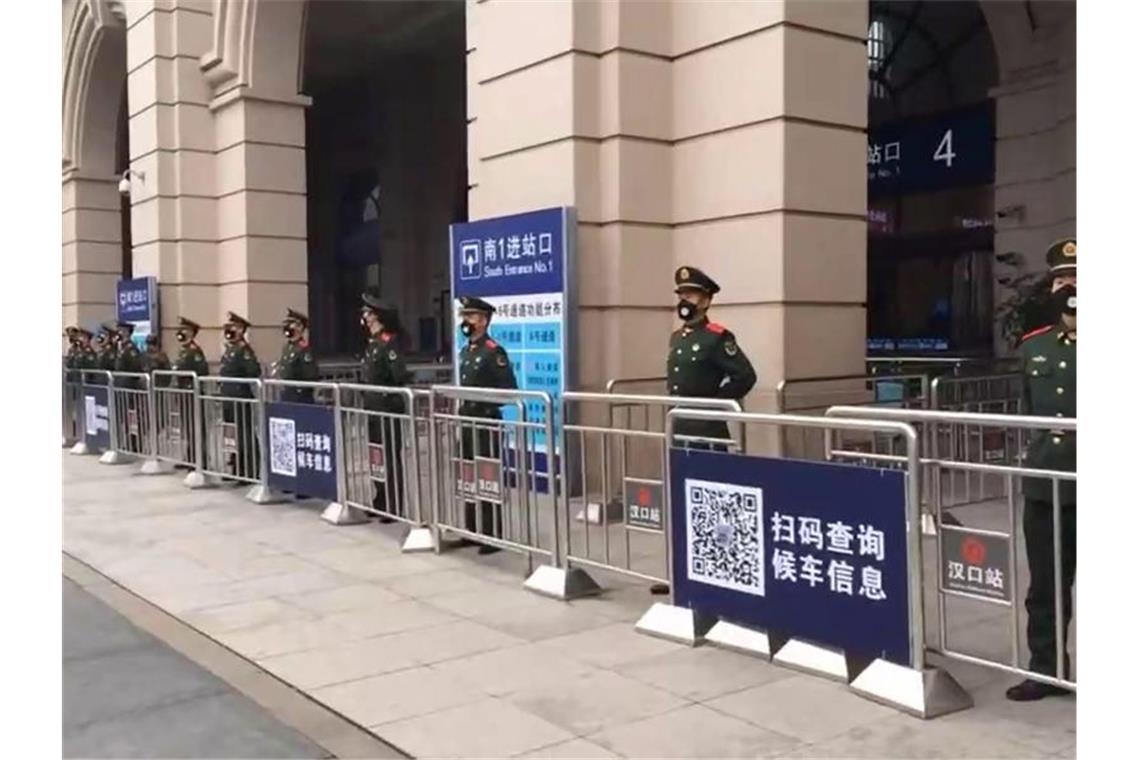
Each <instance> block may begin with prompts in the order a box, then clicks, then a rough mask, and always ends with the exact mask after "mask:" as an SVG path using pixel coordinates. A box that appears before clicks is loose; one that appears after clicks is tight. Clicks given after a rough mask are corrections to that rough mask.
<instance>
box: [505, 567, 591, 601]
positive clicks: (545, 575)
mask: <svg viewBox="0 0 1140 760" xmlns="http://www.w3.org/2000/svg"><path fill="white" fill-rule="evenodd" d="M523 587H524V588H526V589H528V590H530V591H533V592H535V593H536V594H542V595H543V596H549V597H552V598H554V599H561V600H563V601H567V600H570V599H579V598H581V597H583V596H591V595H593V594H598V593H601V590H602V587H601V586H599V585H598V584H597V583H596V582H595V581H594V579H593V578H591V577H590V575H589V573H587V572H586V571H585V570H583V569H582V568H580V567H571V568H569V569H563V568H561V567H554V566H553V565H540V566H539V567H538V568H537V569H536V570H535V571H534V572H533V573H531V574H530V577H529V578H527V579H526V582H525V583H524V584H523Z"/></svg>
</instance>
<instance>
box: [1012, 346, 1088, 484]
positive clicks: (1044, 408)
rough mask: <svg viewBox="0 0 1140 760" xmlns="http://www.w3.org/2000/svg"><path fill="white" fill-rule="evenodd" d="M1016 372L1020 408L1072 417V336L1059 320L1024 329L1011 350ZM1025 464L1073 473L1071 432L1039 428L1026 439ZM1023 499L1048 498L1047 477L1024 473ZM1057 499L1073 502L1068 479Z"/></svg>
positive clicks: (1074, 368) (1074, 406)
mask: <svg viewBox="0 0 1140 760" xmlns="http://www.w3.org/2000/svg"><path fill="white" fill-rule="evenodd" d="M1017 355H1018V359H1019V362H1020V368H1021V376H1022V413H1023V414H1028V415H1032V416H1035V417H1076V416H1077V341H1076V338H1075V337H1073V338H1070V337H1069V335H1068V333H1067V332H1066V330H1065V329H1064V326H1063V325H1055V326H1053V327H1048V328H1043V329H1041V330H1036V331H1034V332H1031V333H1029V334H1028V335H1026V336H1025V337H1024V338H1023V339H1022V343H1021V345H1020V346H1019V347H1018V349H1017ZM1025 466H1026V467H1032V468H1036V469H1042V470H1062V471H1068V472H1073V471H1075V470H1076V468H1077V434H1076V432H1075V431H1061V430H1052V431H1042V432H1039V433H1034V434H1033V435H1032V437H1031V439H1030V442H1029V451H1028V453H1027V455H1026V457H1025ZM1022 489H1023V492H1024V494H1025V497H1026V498H1027V499H1032V500H1040V501H1047V502H1049V503H1050V504H1051V503H1052V502H1053V482H1052V481H1051V480H1048V479H1044V478H1026V479H1025V481H1024V483H1023V484H1022ZM1060 490H1061V503H1062V504H1075V503H1076V501H1077V488H1076V483H1075V482H1074V481H1066V480H1062V481H1060Z"/></svg>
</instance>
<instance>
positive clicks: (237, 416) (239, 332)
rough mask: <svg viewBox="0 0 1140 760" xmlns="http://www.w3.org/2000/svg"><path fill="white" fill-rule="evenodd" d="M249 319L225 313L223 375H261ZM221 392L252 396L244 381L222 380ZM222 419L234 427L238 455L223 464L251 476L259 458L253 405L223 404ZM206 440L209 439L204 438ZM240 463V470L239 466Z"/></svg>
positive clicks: (220, 373)
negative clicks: (251, 336) (249, 331)
mask: <svg viewBox="0 0 1140 760" xmlns="http://www.w3.org/2000/svg"><path fill="white" fill-rule="evenodd" d="M248 330H249V320H247V319H246V318H245V317H242V316H239V315H237V314H234V313H233V312H232V311H231V312H227V314H226V324H225V326H224V327H223V329H222V335H223V337H224V339H225V350H224V351H223V352H222V361H221V365H220V366H219V368H218V374H219V375H221V376H222V377H242V378H256V377H261V364H259V363H258V361H257V354H255V353H254V352H253V348H252V347H251V346H250V345H249V341H247V340H246V332H247V331H248ZM221 394H222V395H223V396H226V397H228V398H241V399H251V398H253V397H254V394H253V388H252V386H250V385H249V384H246V383H222V387H221ZM222 419H223V421H225V422H227V423H233V424H234V425H235V426H236V437H237V444H238V452H237V454H236V455H235V454H229V455H227V457H226V467H227V468H229V470H230V471H231V472H237V473H242V474H245V475H249V476H251V477H252V476H253V475H254V473H255V472H256V469H255V468H256V466H257V461H258V458H257V457H258V450H257V438H256V432H257V431H256V430H255V429H254V420H253V407H252V406H251V405H249V404H235V403H233V402H223V403H222ZM207 440H208V439H207ZM239 465H240V469H239Z"/></svg>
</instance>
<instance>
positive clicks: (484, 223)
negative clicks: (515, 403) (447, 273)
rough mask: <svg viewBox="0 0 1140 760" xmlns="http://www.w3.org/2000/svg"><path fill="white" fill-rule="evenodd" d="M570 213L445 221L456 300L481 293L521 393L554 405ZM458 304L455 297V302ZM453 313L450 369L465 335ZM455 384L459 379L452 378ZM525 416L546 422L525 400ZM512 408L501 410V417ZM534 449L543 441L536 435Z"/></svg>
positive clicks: (562, 382) (560, 375)
mask: <svg viewBox="0 0 1140 760" xmlns="http://www.w3.org/2000/svg"><path fill="white" fill-rule="evenodd" d="M572 216H573V210H572V209H569V208H550V209H543V210H541V211H531V212H527V213H523V214H513V215H511V216H502V217H496V218H493V219H484V220H481V221H477V222H468V223H465V224H453V225H451V291H452V293H453V294H454V296H455V298H456V299H459V298H462V297H464V296H474V297H477V298H482V299H484V300H486V301H487V302H488V303H490V304H491V305H493V306H494V307H495V316H494V318H493V319H492V321H491V330H490V335H491V338H492V339H493V340H495V341H496V342H498V343H499V344H501V345H502V346H503V348H505V349H506V350H507V353H508V354H509V355H510V357H511V367H512V369H513V370H514V373H515V379H516V380H517V381H518V385H519V388H520V389H521V390H530V391H543V392H545V393H548V394H549V395H550V397H551V399H552V400H553V402H554V407H553V408H554V413H555V419H554V425H555V426H557V425H558V424H559V423H560V420H559V419H558V418H557V415H558V404H559V399H560V397H561V395H562V391H563V390H564V389H565V388H566V384H567V370H568V367H567V357H568V348H567V343H568V336H567V330H568V325H569V317H570V313H571V312H572V311H573V304H572V303H571V302H570V296H571V291H570V288H569V283H570V278H571V277H572V271H571V267H572V266H573V257H574V252H573V250H572V248H573V246H572V243H571V242H570V235H571V231H572V229H573V219H572ZM457 303H458V302H457ZM459 323H460V320H459V318H458V305H456V315H455V320H454V324H455V328H456V330H455V341H454V345H455V356H454V361H455V368H456V370H455V371H456V372H457V373H458V371H459V363H460V362H459V351H460V350H462V348H463V346H464V345H465V344H466V339H465V338H464V337H463V336H462V334H461V333H460V332H459V330H458V327H459ZM456 382H458V378H457V380H456ZM526 406H527V410H526V413H527V417H528V420H529V421H533V422H539V423H542V422H545V416H544V410H543V408H542V405H541V404H539V403H537V402H530V401H528V402H527V405H526ZM517 415H518V413H517V411H516V409H515V408H514V407H512V406H509V405H508V406H505V407H504V408H503V416H504V418H505V419H508V420H512V419H514V418H515V417H517ZM534 444H535V447H536V450H537V451H538V452H545V451H546V449H547V445H548V442H547V440H546V435H545V433H543V432H538V433H537V434H536V435H535V439H534Z"/></svg>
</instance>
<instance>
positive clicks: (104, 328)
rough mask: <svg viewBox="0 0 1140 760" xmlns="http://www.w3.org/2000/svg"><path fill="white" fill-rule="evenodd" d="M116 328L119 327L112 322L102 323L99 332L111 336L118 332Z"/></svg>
mask: <svg viewBox="0 0 1140 760" xmlns="http://www.w3.org/2000/svg"><path fill="white" fill-rule="evenodd" d="M118 327H119V326H118V325H117V324H115V323H114V322H104V323H103V324H101V325H99V332H102V333H106V334H107V335H112V334H114V333H116V332H118V331H119V330H118Z"/></svg>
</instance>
